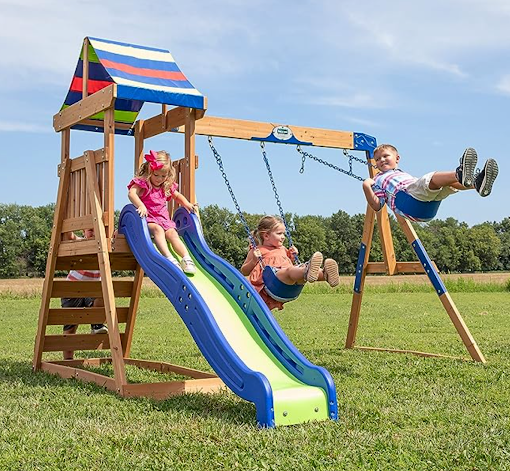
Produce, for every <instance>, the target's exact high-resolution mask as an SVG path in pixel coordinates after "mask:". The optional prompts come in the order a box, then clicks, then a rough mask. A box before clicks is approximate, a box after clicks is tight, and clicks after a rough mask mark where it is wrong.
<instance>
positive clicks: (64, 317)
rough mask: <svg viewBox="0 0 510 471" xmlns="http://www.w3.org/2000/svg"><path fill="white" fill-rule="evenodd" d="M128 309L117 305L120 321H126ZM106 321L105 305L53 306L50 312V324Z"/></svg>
mask: <svg viewBox="0 0 510 471" xmlns="http://www.w3.org/2000/svg"><path fill="white" fill-rule="evenodd" d="M128 310H129V308H127V307H117V319H118V321H119V323H121V324H122V323H124V322H126V319H127V315H128ZM105 322H106V317H105V312H104V307H74V308H72V307H69V308H53V309H50V311H49V314H48V325H66V324H73V325H74V324H77V325H83V324H104V323H105Z"/></svg>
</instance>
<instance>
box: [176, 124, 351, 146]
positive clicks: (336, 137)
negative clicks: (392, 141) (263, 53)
mask: <svg viewBox="0 0 510 471" xmlns="http://www.w3.org/2000/svg"><path fill="white" fill-rule="evenodd" d="M277 126H278V124H277V123H263V122H259V121H245V120H240V119H231V118H217V117H214V116H204V117H203V118H202V119H199V120H198V121H197V122H196V126H195V133H196V134H199V135H202V136H216V137H231V138H234V139H246V140H251V139H252V138H262V139H263V138H266V137H268V136H269V135H270V134H271V133H272V131H273V129H274V128H275V127H277ZM285 126H287V125H285ZM288 127H290V129H291V130H292V133H293V134H294V136H295V137H296V138H297V139H298V140H300V141H303V142H310V143H312V144H313V145H314V146H318V147H334V148H340V149H354V133H353V132H350V131H335V130H329V129H319V128H306V127H302V126H290V125H289V126H288ZM168 131H173V132H180V133H183V132H185V127H184V126H180V127H179V128H177V129H175V130H174V129H168ZM282 142H284V141H282Z"/></svg>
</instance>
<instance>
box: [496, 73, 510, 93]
mask: <svg viewBox="0 0 510 471" xmlns="http://www.w3.org/2000/svg"><path fill="white" fill-rule="evenodd" d="M496 89H497V90H498V91H500V92H503V93H504V94H506V95H510V75H505V76H504V77H502V78H501V79H500V81H499V82H498V84H497V85H496Z"/></svg>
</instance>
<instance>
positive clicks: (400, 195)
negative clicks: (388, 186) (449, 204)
mask: <svg viewBox="0 0 510 471" xmlns="http://www.w3.org/2000/svg"><path fill="white" fill-rule="evenodd" d="M440 204H441V201H419V200H417V199H416V198H413V197H412V196H411V195H410V194H409V193H406V192H405V191H399V192H397V194H396V195H395V206H396V207H397V209H398V210H399V211H401V212H402V213H404V214H408V215H409V216H411V217H412V218H413V219H416V220H418V221H421V222H426V221H430V220H431V219H434V217H435V216H436V214H437V211H438V210H439V206H440Z"/></svg>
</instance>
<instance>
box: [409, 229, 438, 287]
mask: <svg viewBox="0 0 510 471" xmlns="http://www.w3.org/2000/svg"><path fill="white" fill-rule="evenodd" d="M411 245H412V246H413V249H414V251H415V253H416V255H418V259H419V260H420V262H421V264H422V266H423V269H424V270H425V273H426V274H427V276H428V277H429V280H430V282H431V283H432V286H434V289H435V290H436V294H437V295H438V296H441V295H442V294H444V293H446V292H447V289H446V286H445V285H444V283H443V280H442V279H441V277H440V276H439V273H438V272H437V270H436V269H435V268H434V264H433V263H432V260H430V257H429V256H428V254H427V252H426V250H425V247H423V244H422V243H421V241H420V240H419V239H416V240H415V241H414V242H413V243H412V244H411Z"/></svg>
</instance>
